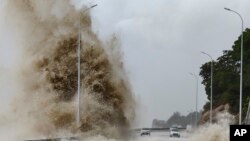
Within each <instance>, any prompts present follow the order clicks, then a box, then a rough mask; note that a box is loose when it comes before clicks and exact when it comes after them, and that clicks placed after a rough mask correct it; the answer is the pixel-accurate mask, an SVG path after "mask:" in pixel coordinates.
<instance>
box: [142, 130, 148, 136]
mask: <svg viewBox="0 0 250 141" xmlns="http://www.w3.org/2000/svg"><path fill="white" fill-rule="evenodd" d="M144 135H148V136H150V130H141V136H144Z"/></svg>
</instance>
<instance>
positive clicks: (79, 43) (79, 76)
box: [76, 4, 97, 126]
mask: <svg viewBox="0 0 250 141" xmlns="http://www.w3.org/2000/svg"><path fill="white" fill-rule="evenodd" d="M96 6H97V4H95V5H92V6H90V7H89V8H87V9H85V10H84V11H83V12H82V13H84V12H87V11H88V10H90V9H91V8H94V7H96ZM81 16H82V14H81V12H80V15H79V27H78V30H79V31H78V48H77V60H78V76H77V78H78V81H77V84H78V89H77V114H76V122H77V126H80V92H81Z"/></svg>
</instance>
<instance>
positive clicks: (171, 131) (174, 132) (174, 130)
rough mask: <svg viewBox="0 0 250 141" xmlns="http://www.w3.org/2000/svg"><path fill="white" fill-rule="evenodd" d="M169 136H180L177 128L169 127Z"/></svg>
mask: <svg viewBox="0 0 250 141" xmlns="http://www.w3.org/2000/svg"><path fill="white" fill-rule="evenodd" d="M170 137H178V138H179V137H181V135H180V132H179V130H178V128H170Z"/></svg>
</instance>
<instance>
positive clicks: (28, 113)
mask: <svg viewBox="0 0 250 141" xmlns="http://www.w3.org/2000/svg"><path fill="white" fill-rule="evenodd" d="M4 8H5V13H6V15H5V18H6V19H5V20H6V21H5V22H6V23H8V24H9V26H10V28H11V29H12V30H13V31H15V32H14V33H13V34H14V35H15V36H17V37H18V39H19V40H20V42H19V43H20V44H19V45H18V46H17V48H21V49H22V55H23V57H22V59H23V60H21V61H20V62H21V63H20V64H19V65H18V67H19V68H18V69H19V70H18V73H19V77H18V78H17V79H18V81H19V82H20V85H22V91H20V93H18V94H17V96H16V97H15V100H14V102H13V103H14V104H13V107H14V113H12V115H11V116H13V118H14V117H18V120H19V121H20V123H26V124H27V125H20V128H23V129H24V132H25V133H18V134H20V135H21V136H22V139H25V138H26V139H27V138H35V137H46V138H48V137H58V136H69V135H75V134H77V135H79V134H81V135H82V136H93V135H102V136H105V137H107V138H120V137H121V136H123V135H124V132H122V131H124V130H125V129H129V127H130V124H131V122H132V121H133V118H134V113H135V111H134V104H135V102H134V99H133V95H132V93H131V90H130V87H129V83H128V81H127V77H126V73H125V71H124V68H123V63H122V60H121V56H120V53H119V42H118V41H117V40H116V39H115V38H114V39H113V40H112V41H110V43H109V44H103V43H101V41H100V40H99V39H98V38H97V36H96V35H95V34H94V33H93V32H92V30H91V18H90V16H89V13H88V12H85V13H82V14H81V15H82V16H81V22H82V25H81V26H82V30H81V33H82V38H81V40H82V50H81V84H80V85H81V99H80V101H81V105H80V108H81V113H80V115H81V118H80V126H77V125H76V104H75V103H76V102H75V101H76V100H75V99H76V93H77V54H76V50H77V46H78V39H77V34H78V32H79V31H78V25H79V20H78V18H79V15H80V12H79V11H80V10H76V8H75V7H74V6H73V4H72V1H68V0H60V1H59V0H54V1H51V0H38V1H31V0H22V1H15V0H11V1H6V3H5V7H4ZM83 9H84V8H83ZM14 40H15V39H14ZM13 120H17V119H15V118H14V119H13ZM18 123H19V122H18ZM17 126H19V125H18V124H16V126H15V128H19V127H17Z"/></svg>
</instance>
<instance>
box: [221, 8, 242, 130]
mask: <svg viewBox="0 0 250 141" xmlns="http://www.w3.org/2000/svg"><path fill="white" fill-rule="evenodd" d="M224 9H225V10H227V11H230V12H233V13H235V14H237V15H238V16H239V17H240V19H241V33H242V34H241V53H240V104H239V124H240V125H241V117H242V77H243V71H242V69H243V28H244V21H243V18H242V16H241V15H240V14H239V13H238V12H236V11H234V10H231V9H229V8H224Z"/></svg>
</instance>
